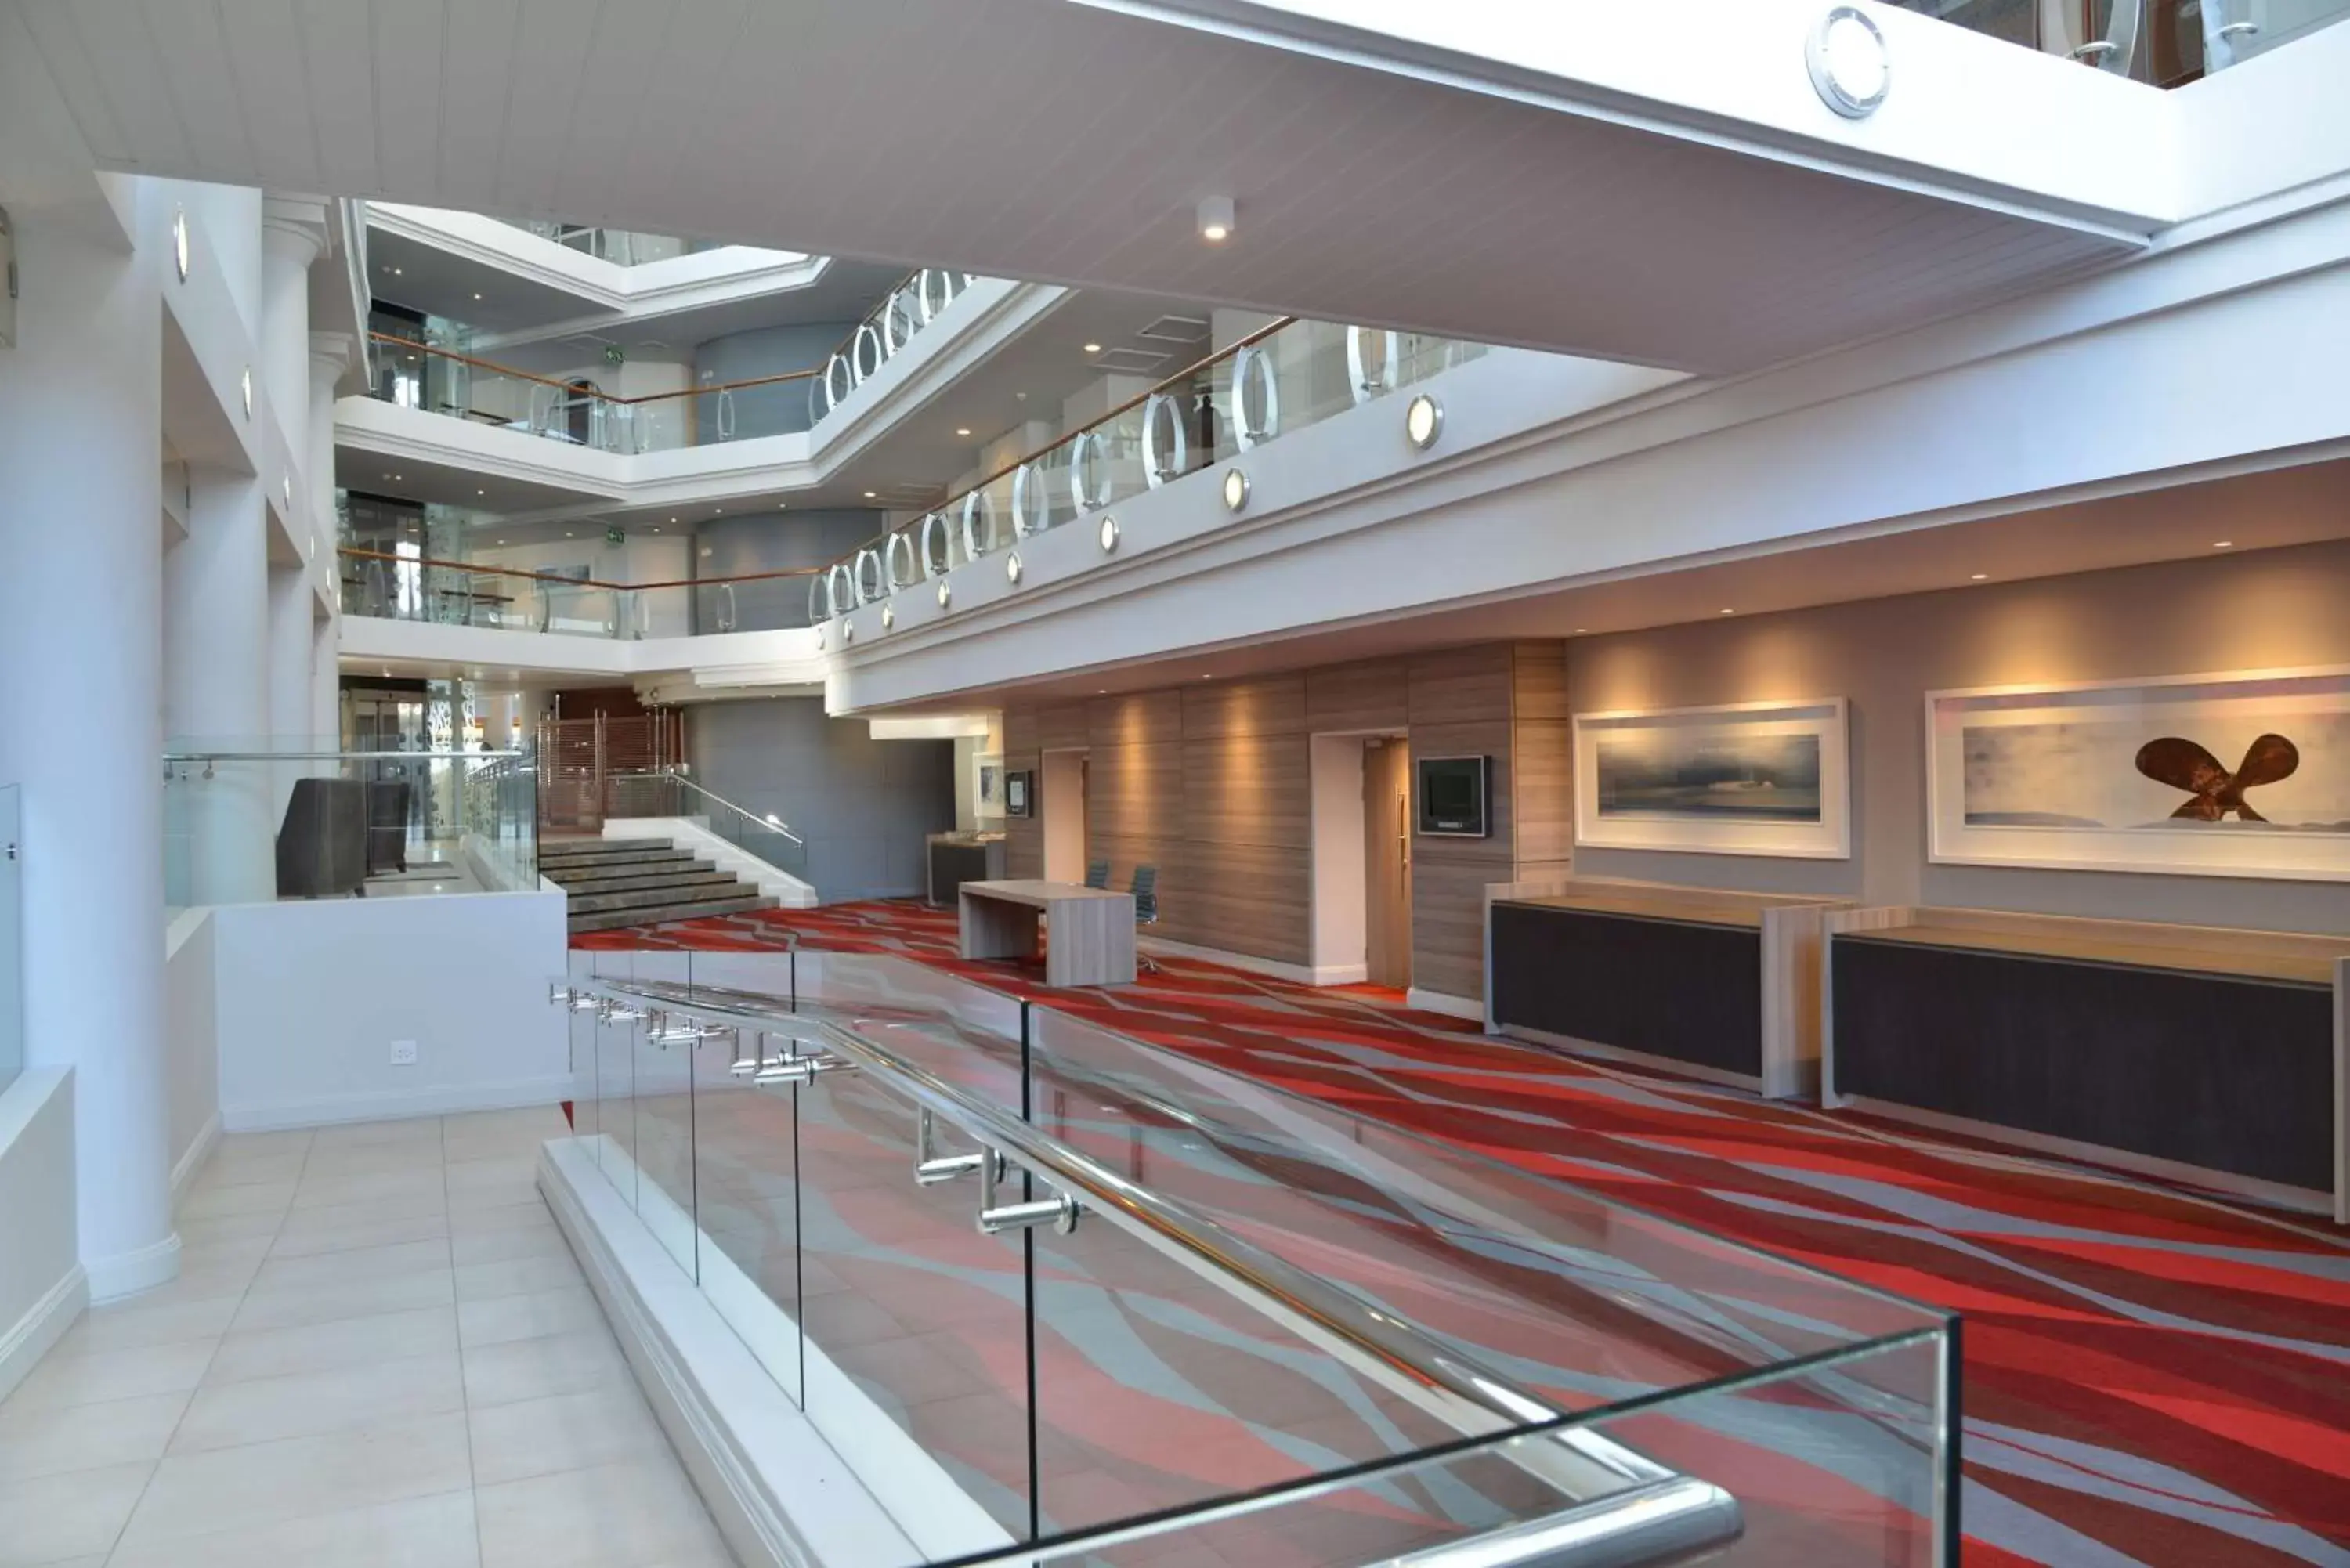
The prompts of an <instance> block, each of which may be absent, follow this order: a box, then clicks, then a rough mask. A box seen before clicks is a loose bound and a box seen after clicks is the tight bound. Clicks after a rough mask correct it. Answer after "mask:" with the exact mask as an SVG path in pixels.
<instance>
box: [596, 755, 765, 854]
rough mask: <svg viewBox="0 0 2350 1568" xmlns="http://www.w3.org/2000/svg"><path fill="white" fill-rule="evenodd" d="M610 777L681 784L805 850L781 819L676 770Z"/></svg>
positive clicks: (654, 770)
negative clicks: (738, 803)
mask: <svg viewBox="0 0 2350 1568" xmlns="http://www.w3.org/2000/svg"><path fill="white" fill-rule="evenodd" d="M612 776H613V777H614V778H615V779H625V778H639V779H648V778H650V779H668V780H670V781H671V782H672V783H675V784H683V785H684V786H685V787H686V788H688V789H690V790H691V791H693V792H694V793H695V794H699V795H703V796H706V797H708V798H709V799H711V800H714V801H716V802H717V803H718V804H719V805H723V806H724V807H725V808H726V809H727V810H729V811H731V812H733V814H734V815H737V816H739V817H742V818H743V819H744V820H745V821H747V822H749V823H750V824H751V825H752V826H754V827H756V828H757V829H758V830H759V831H760V832H762V833H780V834H782V835H783V836H785V838H788V839H790V840H791V841H792V842H793V843H794V844H796V845H798V846H801V847H802V848H806V846H807V840H806V839H805V838H802V837H801V836H799V835H798V834H796V833H794V832H793V831H792V830H791V826H790V825H789V824H787V823H785V821H784V820H783V819H782V818H781V817H778V816H771V815H764V814H762V813H759V812H755V811H753V810H752V809H751V808H750V807H748V806H744V805H735V804H734V803H733V801H731V800H728V799H727V798H726V797H725V796H724V795H723V794H719V793H718V792H717V791H716V790H713V789H711V788H709V787H708V786H706V785H704V784H699V783H697V782H695V781H694V780H692V779H691V778H688V777H687V776H686V775H685V774H683V773H682V772H681V771H680V770H678V769H676V768H648V769H646V770H645V771H644V772H642V773H636V774H613V775H612Z"/></svg>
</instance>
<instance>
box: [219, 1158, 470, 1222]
mask: <svg viewBox="0 0 2350 1568" xmlns="http://www.w3.org/2000/svg"><path fill="white" fill-rule="evenodd" d="M228 1190H229V1191H231V1192H242V1191H244V1189H243V1188H236V1187H233V1188H230V1189H228ZM428 1199H438V1200H439V1201H440V1202H441V1203H442V1205H444V1206H445V1205H446V1203H447V1201H448V1187H447V1185H446V1183H444V1182H443V1181H442V1177H441V1167H440V1164H439V1162H438V1161H434V1162H433V1163H432V1164H429V1165H425V1166H422V1167H421V1168H411V1169H402V1170H370V1171H363V1172H361V1173H359V1174H358V1175H353V1176H305V1177H304V1178H303V1179H302V1185H301V1187H300V1189H298V1190H296V1192H295V1194H294V1210H293V1211H294V1212H295V1213H296V1214H299V1213H301V1212H302V1211H303V1210H307V1209H332V1208H344V1207H348V1206H349V1205H352V1204H361V1203H381V1204H421V1203H423V1202H425V1201H426V1200H428ZM423 1211H425V1210H410V1212H423Z"/></svg>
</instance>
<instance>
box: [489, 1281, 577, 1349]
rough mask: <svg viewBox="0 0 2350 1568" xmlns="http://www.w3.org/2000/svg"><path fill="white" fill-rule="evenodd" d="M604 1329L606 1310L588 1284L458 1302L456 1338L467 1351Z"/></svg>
mask: <svg viewBox="0 0 2350 1568" xmlns="http://www.w3.org/2000/svg"><path fill="white" fill-rule="evenodd" d="M604 1327H605V1323H604V1309H603V1308H602V1307H601V1306H600V1305H598V1303H597V1301H596V1296H595V1293H593V1292H592V1291H590V1290H589V1289H588V1288H587V1286H586V1285H585V1284H578V1285H573V1286H570V1287H568V1288H567V1289H564V1290H559V1291H538V1292H535V1293H531V1294H529V1295H519V1296H492V1297H490V1298H488V1299H487V1300H484V1301H473V1302H460V1303H457V1335H458V1338H459V1339H460V1340H462V1341H463V1344H464V1346H465V1348H466V1349H467V1350H472V1349H473V1348H474V1347H475V1346H476V1345H504V1344H506V1343H509V1342H511V1341H514V1340H517V1339H538V1338H541V1337H543V1336H545V1335H547V1334H577V1333H579V1332H581V1331H583V1330H586V1329H591V1328H598V1329H600V1328H604ZM607 1332H609V1331H608V1330H607Z"/></svg>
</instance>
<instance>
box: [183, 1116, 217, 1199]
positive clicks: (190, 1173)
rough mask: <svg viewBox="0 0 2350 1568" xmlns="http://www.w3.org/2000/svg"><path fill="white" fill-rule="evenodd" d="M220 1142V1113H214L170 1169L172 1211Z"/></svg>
mask: <svg viewBox="0 0 2350 1568" xmlns="http://www.w3.org/2000/svg"><path fill="white" fill-rule="evenodd" d="M220 1140H221V1119H220V1113H219V1112H218V1111H214V1112H213V1114H212V1115H211V1116H208V1117H206V1118H205V1121H204V1125H203V1127H201V1128H200V1129H198V1131H197V1133H196V1136H195V1137H194V1139H193V1140H192V1141H191V1142H190V1143H189V1145H188V1147H186V1148H184V1149H182V1151H181V1152H180V1159H179V1163H178V1164H176V1165H174V1166H172V1208H173V1209H175V1210H176V1209H178V1208H179V1206H180V1199H182V1198H185V1197H186V1196H187V1195H188V1184H189V1183H190V1182H192V1181H193V1180H195V1179H196V1178H197V1176H198V1175H199V1174H201V1173H202V1172H203V1168H204V1161H205V1160H207V1159H210V1158H212V1153H213V1148H214V1147H216V1146H217V1145H218V1144H219V1143H220Z"/></svg>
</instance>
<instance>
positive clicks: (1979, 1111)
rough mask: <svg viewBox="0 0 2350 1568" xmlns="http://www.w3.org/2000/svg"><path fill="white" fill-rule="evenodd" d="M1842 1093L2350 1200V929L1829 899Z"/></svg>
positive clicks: (2015, 1134)
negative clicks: (2230, 925)
mask: <svg viewBox="0 0 2350 1568" xmlns="http://www.w3.org/2000/svg"><path fill="white" fill-rule="evenodd" d="M1828 924H1829V927H1830V930H1831V935H1830V937H1829V943H1828V960H1827V971H1828V974H1827V992H1828V1018H1829V1023H1828V1032H1827V1049H1826V1052H1825V1064H1824V1066H1825V1071H1824V1073H1823V1075H1822V1084H1821V1089H1822V1095H1821V1099H1822V1103H1823V1104H1825V1105H1826V1106H1830V1107H1831V1108H1833V1107H1835V1106H1842V1105H1856V1106H1861V1107H1862V1108H1865V1109H1867V1110H1870V1111H1873V1112H1875V1113H1877V1114H1878V1115H1880V1116H1899V1117H1903V1118H1906V1119H1908V1120H1913V1121H1920V1122H1924V1123H1926V1124H1927V1125H1929V1126H1932V1127H1943V1128H1946V1129H1952V1130H1958V1131H1962V1132H1966V1133H1970V1134H1973V1135H1975V1136H1978V1137H1995V1138H1999V1139H2001V1140H2002V1141H2004V1142H2009V1143H2015V1144H2020V1145H2022V1147H2028V1148H2033V1149H2036V1150H2039V1151H2041V1152H2043V1153H2051V1154H2055V1155H2059V1156H2062V1157H2065V1158H2087V1159H2094V1160H2097V1161H2100V1162H2102V1163H2105V1164H2108V1165H2118V1166H2122V1167H2125V1168H2133V1169H2139V1170H2145V1171H2147V1172H2149V1173H2151V1174H2154V1175H2158V1176H2163V1177H2167V1178H2170V1179H2188V1180H2193V1181H2197V1182H2199V1183H2201V1184H2203V1185H2206V1186H2220V1187H2224V1188H2227V1189H2230V1190H2232V1191H2237V1192H2242V1193H2245V1194H2248V1195H2250V1196H2252V1197H2255V1198H2259V1199H2264V1200H2267V1201H2271V1202H2279V1203H2286V1204H2294V1205H2298V1206H2304V1207H2305V1206H2307V1204H2308V1201H2309V1198H2310V1195H2311V1194H2313V1193H2322V1194H2324V1195H2325V1197H2326V1199H2329V1200H2330V1205H2331V1207H2332V1209H2333V1210H2334V1216H2335V1218H2336V1219H2337V1220H2345V1221H2350V937H2337V936H2323V935H2303V934H2299V933H2290V932H2279V931H2251V930H2231V929H2215V928H2210V927H2196V926H2171V925H2162V924H2157V923H2152V922H2146V921H2135V920H2101V919H2076V918H2073V917H2068V916H2060V915H2026V914H2012V913H2008V912H2006V911H2003V910H1994V909H1929V908H1920V907H1896V908H1889V909H1855V910H1849V911H1842V912H1839V913H1837V914H1835V915H1832V916H1830V917H1829V919H1828Z"/></svg>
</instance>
